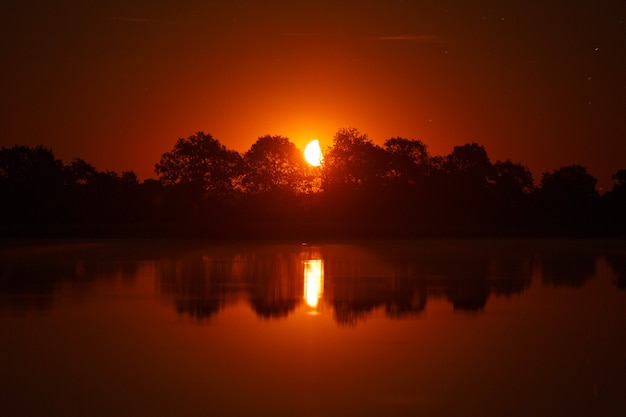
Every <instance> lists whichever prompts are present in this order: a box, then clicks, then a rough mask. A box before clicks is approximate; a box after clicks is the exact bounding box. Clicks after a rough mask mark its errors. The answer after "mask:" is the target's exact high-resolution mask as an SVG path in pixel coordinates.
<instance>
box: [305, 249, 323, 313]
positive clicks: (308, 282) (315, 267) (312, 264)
mask: <svg viewBox="0 0 626 417" xmlns="http://www.w3.org/2000/svg"><path fill="white" fill-rule="evenodd" d="M323 292H324V262H323V261H322V260H321V259H309V260H306V261H304V301H305V302H306V304H307V305H308V306H309V307H311V308H312V309H313V312H312V313H315V312H316V311H317V306H318V305H319V302H320V300H321V298H322V294H323Z"/></svg>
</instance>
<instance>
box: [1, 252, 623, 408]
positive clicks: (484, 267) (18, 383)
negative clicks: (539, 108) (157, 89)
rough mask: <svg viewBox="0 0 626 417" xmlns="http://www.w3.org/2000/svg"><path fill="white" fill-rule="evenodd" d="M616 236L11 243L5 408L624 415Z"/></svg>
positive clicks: (6, 276) (5, 262) (4, 318)
mask: <svg viewBox="0 0 626 417" xmlns="http://www.w3.org/2000/svg"><path fill="white" fill-rule="evenodd" d="M625 342H626V242H623V241H556V240H555V241H549V240H541V241H540V240H493V241H489V240H485V241H481V240H420V241H363V242H355V241H350V242H320V243H315V242H309V243H302V242H227V243H216V242H201V241H185V242H179V241H177V242H174V241H167V240H164V241H158V240H156V241H115V240H110V241H63V242H60V241H10V242H9V241H5V242H2V245H1V252H0V415H2V416H16V417H17V416H299V417H306V416H311V417H313V416H359V417H362V416H383V415H384V416H417V415H419V416H499V417H500V416H509V417H510V416H569V417H571V416H624V415H626V343H625Z"/></svg>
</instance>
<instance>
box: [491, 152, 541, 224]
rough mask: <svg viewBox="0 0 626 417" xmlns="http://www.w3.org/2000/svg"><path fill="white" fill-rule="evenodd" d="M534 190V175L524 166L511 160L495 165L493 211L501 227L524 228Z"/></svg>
mask: <svg viewBox="0 0 626 417" xmlns="http://www.w3.org/2000/svg"><path fill="white" fill-rule="evenodd" d="M534 188H535V186H534V180H533V175H532V173H531V172H530V170H529V169H528V168H526V167H525V166H523V165H522V164H517V163H514V162H511V161H510V160H506V161H504V162H502V161H497V162H496V163H495V164H493V193H494V197H495V199H494V202H493V204H494V208H493V209H494V215H495V216H496V217H495V220H497V221H498V222H499V224H500V226H507V227H518V228H520V227H524V225H525V224H526V223H527V220H528V219H527V217H528V215H529V211H530V196H531V194H532V192H533V191H534Z"/></svg>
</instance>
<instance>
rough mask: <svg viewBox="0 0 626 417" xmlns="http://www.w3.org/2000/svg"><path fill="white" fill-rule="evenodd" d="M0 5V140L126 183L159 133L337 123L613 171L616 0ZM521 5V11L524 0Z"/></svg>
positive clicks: (438, 150)
mask: <svg viewBox="0 0 626 417" xmlns="http://www.w3.org/2000/svg"><path fill="white" fill-rule="evenodd" d="M39 3H41V2H35V1H23V2H11V3H6V2H5V4H3V5H1V6H0V7H1V9H2V12H1V13H0V16H2V17H1V18H0V19H1V20H2V25H1V26H0V61H1V62H3V65H2V68H1V69H0V71H2V77H1V79H0V88H1V91H2V94H1V95H0V111H1V113H0V114H2V120H1V122H2V123H0V145H2V146H11V145H13V144H26V145H35V144H43V145H45V146H48V147H49V148H51V149H52V150H53V151H55V153H56V155H57V156H58V157H60V158H63V159H64V160H66V161H69V160H71V158H73V157H81V158H83V159H85V160H87V161H88V162H91V163H92V164H94V165H95V166H96V167H97V168H98V169H100V170H104V169H112V170H116V171H121V170H127V169H132V170H135V171H136V172H137V174H138V175H139V177H140V178H141V179H145V178H148V177H154V174H153V167H154V164H155V163H156V162H157V161H158V160H159V157H160V155H161V154H162V153H163V152H166V151H168V150H170V149H171V148H172V147H173V145H174V143H175V141H176V139H178V138H180V137H187V136H190V135H192V134H193V133H195V132H197V131H200V130H202V131H205V132H207V133H211V134H212V135H213V136H214V137H216V138H217V139H219V140H220V141H221V142H222V143H224V144H225V145H226V146H227V147H229V148H231V149H235V150H237V151H240V152H244V151H246V150H247V149H248V148H249V147H250V146H251V145H252V143H253V142H254V141H255V140H256V139H257V138H258V137H260V136H263V135H265V134H279V135H283V136H287V137H289V138H290V139H291V140H292V141H293V142H294V143H296V145H298V146H299V147H300V148H301V149H303V148H304V145H305V144H306V142H307V141H308V140H310V139H313V138H319V139H320V141H321V143H322V147H325V146H329V145H330V144H331V143H332V137H333V135H334V133H335V132H336V131H337V129H338V128H341V127H356V128H358V129H360V130H361V131H362V132H365V133H368V134H369V136H370V137H371V138H372V139H373V140H374V141H375V142H376V143H378V144H382V143H383V142H384V141H385V140H386V139H388V138H390V137H394V136H403V137H407V138H416V139H421V140H422V141H424V142H425V143H426V144H427V145H428V146H429V149H430V151H431V153H433V154H447V153H449V152H450V151H451V150H452V147H453V146H454V145H461V144H464V143H467V142H471V141H475V142H478V143H479V144H481V145H483V146H485V147H486V149H487V151H488V153H489V156H490V157H491V159H492V160H493V161H495V160H498V159H507V158H510V159H512V160H513V161H515V162H522V163H523V164H525V165H527V166H529V167H530V168H531V169H532V170H533V173H534V175H535V179H536V180H538V179H539V178H540V175H541V173H542V172H544V171H548V170H553V169H556V168H558V167H560V166H563V165H567V164H571V163H579V164H582V165H585V166H586V167H587V168H588V169H589V170H590V171H591V173H592V174H594V175H595V176H596V177H598V178H599V179H600V180H601V185H604V186H610V184H611V182H610V175H611V174H612V173H614V172H615V171H616V170H617V169H619V168H625V167H626V120H625V117H626V116H625V115H626V75H625V74H626V72H624V68H626V54H624V51H625V50H626V24H624V20H625V18H626V12H625V8H626V6H624V3H623V1H619V0H607V1H602V2H598V1H595V0H593V1H592V0H584V1H577V2H575V3H572V4H568V5H567V8H566V9H561V8H560V7H558V6H550V5H546V4H545V2H531V3H529V2H520V3H519V4H513V3H511V2H508V3H507V4H502V3H503V2H499V1H495V0H482V1H477V2H472V4H471V5H470V4H466V3H467V2H463V1H409V0H405V1H344V2H337V1H324V0H317V1H303V2H293V1H245V0H244V1H238V2H237V1H212V2H205V1H200V0H195V1H177V2H174V1H171V2H167V1H136V0H126V1H121V0H113V1H107V2H104V1H103V2H97V3H93V2H91V3H90V4H83V3H85V2H78V1H73V0H59V1H58V2H55V3H54V4H50V5H41V4H39ZM532 3H536V4H532Z"/></svg>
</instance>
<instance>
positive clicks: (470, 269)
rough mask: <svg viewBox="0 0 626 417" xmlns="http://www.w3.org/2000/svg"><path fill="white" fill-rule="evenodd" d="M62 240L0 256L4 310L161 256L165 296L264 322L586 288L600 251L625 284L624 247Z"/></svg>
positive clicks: (43, 304)
mask: <svg viewBox="0 0 626 417" xmlns="http://www.w3.org/2000/svg"><path fill="white" fill-rule="evenodd" d="M57 246H58V245H57ZM57 246H55V245H51V246H50V248H53V249H50V248H48V249H46V250H40V251H33V250H30V249H29V250H22V251H17V250H10V251H9V250H7V251H4V252H3V253H2V254H0V255H1V257H0V260H1V261H2V262H0V312H2V311H13V312H18V311H20V312H27V311H40V312H41V311H43V310H48V309H50V308H52V307H53V305H54V297H55V294H57V293H58V291H59V288H60V287H63V286H64V285H65V284H70V285H71V287H72V289H73V291H88V290H89V288H90V286H91V285H92V284H93V282H94V281H97V280H103V279H108V280H111V279H121V280H123V281H132V280H133V279H134V277H135V276H136V274H137V273H138V272H137V271H138V270H139V267H140V265H141V264H142V262H152V263H153V264H154V266H155V268H154V270H155V274H156V275H155V278H156V282H157V284H158V290H159V294H160V297H161V298H162V299H163V300H164V301H165V302H166V304H171V305H173V306H174V307H175V309H176V311H177V312H178V313H179V314H181V315H185V316H188V317H192V318H193V319H196V320H199V321H203V320H206V319H210V318H211V317H213V316H215V315H216V314H217V313H219V312H220V311H221V310H223V309H224V308H226V307H227V306H229V305H231V304H234V303H239V302H242V301H243V302H245V303H247V304H248V305H249V306H250V307H251V308H252V310H253V311H254V312H255V313H256V314H257V315H258V316H259V317H262V318H265V319H279V318H284V317H287V316H288V315H290V314H291V313H293V312H294V311H295V310H296V309H297V308H298V307H299V306H303V307H306V308H307V309H308V312H310V313H321V312H325V311H330V312H331V313H332V314H333V316H334V318H335V320H336V322H337V323H338V324H340V325H347V326H353V325H356V324H357V323H358V322H360V321H363V320H366V319H367V317H368V316H369V315H370V314H371V313H372V312H373V311H375V310H377V309H381V310H382V311H384V313H385V314H386V315H387V316H388V317H391V318H402V317H407V316H412V315H418V314H420V313H421V312H423V311H424V310H425V308H426V305H427V303H428V300H437V299H443V300H447V301H448V302H449V303H450V304H451V306H452V307H453V309H454V310H455V311H461V312H479V311H481V310H483V309H484V308H485V306H486V305H487V303H488V300H489V297H491V296H493V295H496V296H506V297H510V296H513V295H517V294H521V293H523V292H524V291H525V290H526V289H527V288H528V287H529V286H530V283H531V279H532V277H533V275H535V276H540V277H541V280H542V282H543V283H545V284H548V285H553V286H575V287H579V286H582V285H584V284H585V283H586V282H587V281H588V280H589V278H590V277H592V276H593V275H594V274H595V273H596V264H597V262H598V259H600V256H602V257H603V259H605V260H606V263H607V265H608V266H609V267H610V268H611V269H612V271H613V272H614V275H613V276H612V278H611V279H612V282H613V284H614V285H615V286H616V287H617V288H620V289H623V288H625V287H626V284H624V283H625V282H626V278H624V277H625V276H626V274H625V273H624V271H625V270H626V267H625V265H626V264H625V263H624V261H623V260H624V259H625V257H624V255H625V251H624V248H623V245H620V244H617V243H614V244H612V245H609V244H607V245H598V244H597V242H560V241H559V242H549V241H546V242H543V241H528V242H524V241H511V242H501V241H410V242H391V241H389V242H387V241H385V242H369V243H363V242H361V243H350V244H348V243H342V244H330V243H327V244H321V245H319V246H309V245H300V244H279V243H276V244H267V243H258V244H228V245H214V246H205V245H198V244H192V245H189V244H188V245H186V246H185V245H179V244H172V246H171V247H170V248H169V249H168V250H162V249H158V248H157V246H155V245H152V246H150V245H146V244H134V246H133V245H130V244H121V245H120V244H119V243H114V242H113V243H108V244H107V245H96V246H90V245H79V246H76V247H71V248H67V247H64V248H62V250H59V249H58V247H57ZM174 247H175V248H176V250H173V249H172V248H174ZM54 248H56V249H54ZM325 307H328V308H329V310H325Z"/></svg>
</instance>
